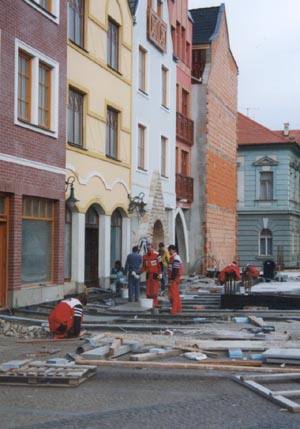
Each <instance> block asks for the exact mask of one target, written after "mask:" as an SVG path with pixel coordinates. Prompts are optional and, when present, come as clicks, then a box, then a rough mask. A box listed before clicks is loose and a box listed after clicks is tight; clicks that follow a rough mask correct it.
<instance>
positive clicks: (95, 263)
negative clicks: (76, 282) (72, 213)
mask: <svg viewBox="0 0 300 429" xmlns="http://www.w3.org/2000/svg"><path fill="white" fill-rule="evenodd" d="M98 256H99V215H98V213H97V211H96V209H95V207H93V206H91V207H90V208H89V210H88V211H87V213H86V216H85V269H84V281H85V285H86V286H87V287H98V286H99V257H98Z"/></svg>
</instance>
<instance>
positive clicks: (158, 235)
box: [153, 220, 167, 250]
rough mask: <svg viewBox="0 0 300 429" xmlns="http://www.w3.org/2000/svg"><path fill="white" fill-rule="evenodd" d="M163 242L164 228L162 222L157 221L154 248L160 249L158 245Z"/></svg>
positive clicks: (154, 232) (154, 231) (154, 230)
mask: <svg viewBox="0 0 300 429" xmlns="http://www.w3.org/2000/svg"><path fill="white" fill-rule="evenodd" d="M161 241H164V228H163V226H162V223H161V221H160V220H157V221H156V222H155V224H154V227H153V247H154V249H156V250H157V249H158V245H159V243H160V242H161ZM165 244H167V243H165Z"/></svg>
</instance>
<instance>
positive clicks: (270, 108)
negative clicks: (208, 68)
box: [188, 0, 300, 130]
mask: <svg viewBox="0 0 300 429" xmlns="http://www.w3.org/2000/svg"><path fill="white" fill-rule="evenodd" d="M188 2H189V9H197V8H201V7H210V6H219V5H220V4H221V3H225V9H226V16H227V24H228V31H229V39H230V46H231V51H232V53H233V55H234V58H235V60H236V62H237V65H238V68H239V77H238V82H239V84H238V85H239V86H238V110H239V111H240V112H241V113H243V114H245V115H248V116H249V117H250V118H252V119H254V120H255V121H257V122H259V123H260V124H262V125H264V126H266V127H268V128H270V129H272V130H281V129H283V123H284V122H289V123H290V129H300V0H219V1H217V0H188Z"/></svg>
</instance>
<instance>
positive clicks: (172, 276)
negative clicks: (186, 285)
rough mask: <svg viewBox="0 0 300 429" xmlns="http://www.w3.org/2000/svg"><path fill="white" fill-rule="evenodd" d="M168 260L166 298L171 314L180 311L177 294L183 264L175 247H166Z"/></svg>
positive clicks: (179, 301) (179, 300)
mask: <svg viewBox="0 0 300 429" xmlns="http://www.w3.org/2000/svg"><path fill="white" fill-rule="evenodd" d="M168 251H169V255H170V259H169V265H168V297H169V300H170V303H171V306H172V308H171V311H170V313H171V314H176V313H180V312H181V311H182V306H181V298H180V294H179V283H180V277H181V276H182V273H183V264H182V262H181V259H180V256H179V255H178V253H177V249H176V246H174V245H173V244H171V245H170V246H169V247H168Z"/></svg>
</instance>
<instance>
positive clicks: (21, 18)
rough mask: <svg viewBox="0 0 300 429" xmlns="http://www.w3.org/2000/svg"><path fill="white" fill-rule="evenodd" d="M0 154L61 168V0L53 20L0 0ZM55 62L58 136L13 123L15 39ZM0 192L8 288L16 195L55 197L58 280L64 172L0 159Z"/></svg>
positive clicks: (16, 260)
mask: <svg viewBox="0 0 300 429" xmlns="http://www.w3.org/2000/svg"><path fill="white" fill-rule="evenodd" d="M0 30H1V43H0V76H1V79H0V96H1V100H2V102H1V104H0V130H1V139H0V154H4V155H11V156H14V157H18V158H24V159H26V160H28V161H36V162H39V163H43V164H47V165H48V166H53V167H58V168H61V169H64V168H65V147H66V66H67V64H66V54H67V47H66V40H67V2H65V1H61V2H60V22H59V25H57V24H55V23H54V22H53V21H51V20H49V19H48V18H47V17H45V16H44V15H42V14H41V13H40V12H38V11H37V10H36V9H34V8H33V7H31V6H30V5H28V4H27V3H25V2H24V1H22V0H15V1H11V0H1V3H0ZM16 38H17V39H19V40H21V41H22V42H24V43H26V44H28V45H29V46H30V47H31V48H34V49H36V50H38V51H40V52H42V53H43V54H45V55H47V56H48V57H50V58H51V59H53V60H55V61H57V62H58V63H59V119H58V123H59V129H58V138H53V137H49V136H46V135H44V134H41V133H38V132H35V131H32V130H29V129H25V128H23V127H20V126H17V125H15V124H14V96H15V39H16ZM0 192H2V193H4V194H5V195H9V200H10V209H9V255H8V259H9V262H8V288H9V289H18V288H21V286H22V285H21V262H22V261H21V259H22V198H23V196H24V195H26V196H36V197H43V198H49V199H52V200H54V201H55V202H56V211H55V232H54V248H53V255H54V271H53V283H56V284H58V283H63V280H64V209H65V176H64V174H59V173H56V172H49V171H46V170H45V169H39V168H32V167H28V166H25V165H19V164H16V163H13V162H6V161H0Z"/></svg>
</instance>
